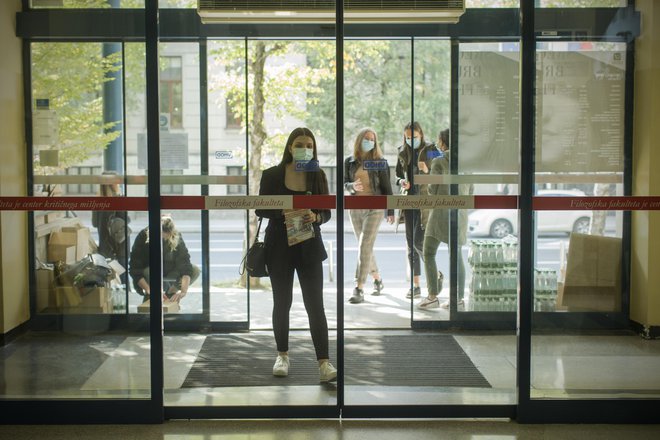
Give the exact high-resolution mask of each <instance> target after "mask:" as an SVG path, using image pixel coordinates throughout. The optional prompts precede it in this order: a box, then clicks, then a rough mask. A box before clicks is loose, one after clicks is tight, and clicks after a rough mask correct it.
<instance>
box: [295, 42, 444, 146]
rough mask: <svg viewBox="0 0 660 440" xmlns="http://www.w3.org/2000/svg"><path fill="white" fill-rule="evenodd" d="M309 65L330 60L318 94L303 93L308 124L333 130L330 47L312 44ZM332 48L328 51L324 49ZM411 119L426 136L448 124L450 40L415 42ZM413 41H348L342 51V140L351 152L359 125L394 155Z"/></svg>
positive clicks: (406, 112) (406, 114)
mask: <svg viewBox="0 0 660 440" xmlns="http://www.w3.org/2000/svg"><path fill="white" fill-rule="evenodd" d="M312 49H313V51H312V52H310V53H308V60H309V63H310V64H311V65H312V66H313V67H317V68H318V67H325V66H326V65H327V64H330V65H331V66H330V67H331V68H332V75H330V76H329V77H326V78H325V79H324V80H323V81H322V84H321V87H320V88H319V90H318V91H317V92H313V93H310V94H309V95H308V97H307V101H308V108H309V116H308V118H307V120H308V121H309V125H310V126H313V127H315V128H316V129H317V130H318V131H319V132H320V133H334V128H335V123H336V121H335V115H336V113H335V109H336V99H335V93H334V88H335V79H334V45H332V47H330V48H327V47H326V48H325V51H324V50H323V49H324V48H323V47H312ZM328 49H330V50H332V53H330V52H329V51H328ZM414 50H415V65H414V71H415V78H414V115H415V116H414V117H415V119H416V120H418V121H420V123H421V124H422V127H423V128H424V130H425V135H426V137H427V139H430V140H433V139H435V137H436V135H437V133H438V131H439V130H440V129H443V128H447V127H448V124H449V102H450V93H449V89H450V81H449V79H450V68H449V67H450V66H449V43H448V42H447V41H439V40H426V41H424V40H422V41H416V42H415V49H414ZM411 59H412V44H411V42H410V41H409V40H382V41H375V40H370V41H347V42H346V43H345V54H344V139H343V145H344V146H345V148H346V149H347V152H349V153H350V151H351V149H352V145H353V140H354V138H355V134H356V133H357V132H358V131H359V130H360V129H361V128H363V127H366V126H369V127H372V128H374V129H375V130H376V132H377V134H378V136H379V141H380V144H381V148H382V149H383V151H384V152H385V153H386V154H388V155H389V154H395V153H396V148H397V147H398V146H399V145H400V144H401V141H402V130H403V127H404V126H405V124H406V123H407V122H409V121H410V118H411V116H412V112H411V108H412V103H413V100H412V99H411V95H412V91H411V73H412V64H411Z"/></svg>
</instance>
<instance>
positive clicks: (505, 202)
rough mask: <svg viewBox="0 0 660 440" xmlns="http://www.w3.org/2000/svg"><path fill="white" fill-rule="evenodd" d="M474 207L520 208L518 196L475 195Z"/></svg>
mask: <svg viewBox="0 0 660 440" xmlns="http://www.w3.org/2000/svg"><path fill="white" fill-rule="evenodd" d="M474 209H518V196H474Z"/></svg>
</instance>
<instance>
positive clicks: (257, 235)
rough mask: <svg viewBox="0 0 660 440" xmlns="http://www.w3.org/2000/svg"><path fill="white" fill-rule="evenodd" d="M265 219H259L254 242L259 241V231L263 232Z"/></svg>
mask: <svg viewBox="0 0 660 440" xmlns="http://www.w3.org/2000/svg"><path fill="white" fill-rule="evenodd" d="M263 219H264V218H263V217H259V225H258V226H257V234H256V235H255V236H254V241H259V231H260V230H261V221H262V220H263Z"/></svg>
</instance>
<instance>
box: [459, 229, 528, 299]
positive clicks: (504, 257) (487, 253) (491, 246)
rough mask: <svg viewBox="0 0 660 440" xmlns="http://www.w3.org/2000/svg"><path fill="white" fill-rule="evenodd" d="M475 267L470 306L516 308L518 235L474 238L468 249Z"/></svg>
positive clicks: (471, 284)
mask: <svg viewBox="0 0 660 440" xmlns="http://www.w3.org/2000/svg"><path fill="white" fill-rule="evenodd" d="M468 264H469V265H470V267H471V269H472V280H471V282H470V301H469V305H470V310H472V311H502V312H506V311H513V310H515V309H516V301H517V291H518V239H517V238H516V237H514V236H512V235H509V236H507V237H504V238H503V239H501V240H473V241H472V242H471V243H470V249H469V251H468Z"/></svg>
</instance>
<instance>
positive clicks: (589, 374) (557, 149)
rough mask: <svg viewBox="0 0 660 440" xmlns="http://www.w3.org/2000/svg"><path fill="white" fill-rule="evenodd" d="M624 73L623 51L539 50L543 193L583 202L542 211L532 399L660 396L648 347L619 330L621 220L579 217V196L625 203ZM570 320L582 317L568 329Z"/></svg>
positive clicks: (606, 214) (612, 46)
mask: <svg viewBox="0 0 660 440" xmlns="http://www.w3.org/2000/svg"><path fill="white" fill-rule="evenodd" d="M625 65H626V45H625V44H624V43H598V42H590V41H586V42H574V43H572V42H569V43H560V42H555V43H544V44H540V45H539V46H538V53H537V72H538V76H537V111H538V114H537V127H538V129H537V134H536V137H537V151H536V164H537V174H536V184H537V185H536V186H537V195H538V196H543V197H553V196H554V197H562V198H568V197H578V199H576V200H574V201H573V202H571V203H569V204H566V207H567V208H570V207H571V206H575V207H576V209H574V210H562V211H556V210H539V211H537V213H536V229H537V239H536V264H535V266H536V270H535V286H534V287H535V288H534V298H535V301H534V303H535V310H536V311H540V312H550V317H549V318H547V319H541V316H535V320H534V322H535V328H536V329H538V330H537V331H536V334H534V335H533V339H532V344H533V346H532V383H531V386H532V397H533V398H540V399H555V398H560V399H567V398H568V399H578V398H593V397H597V398H600V399H602V398H608V397H611V398H620V397H621V395H626V396H630V397H649V396H656V397H657V396H658V395H659V394H660V382H658V380H657V375H654V374H652V373H651V371H653V370H654V367H653V365H654V364H655V363H657V356H653V355H651V356H649V355H648V354H649V353H651V352H650V351H647V350H652V349H653V347H652V345H651V344H649V342H650V341H644V340H642V339H640V338H639V336H637V335H634V334H632V333H630V334H628V333H627V332H623V331H620V332H613V331H612V329H616V328H620V327H621V324H619V323H618V322H617V321H616V320H614V319H611V318H610V317H615V316H618V314H619V313H622V312H623V313H626V314H627V310H626V309H627V306H626V304H628V301H629V299H628V298H625V297H624V296H623V295H624V293H625V292H627V291H628V289H627V288H626V286H622V280H623V279H624V277H623V273H624V271H626V269H625V268H624V267H623V266H624V260H623V255H625V253H624V250H623V246H625V243H624V241H623V221H622V217H623V213H622V212H621V211H597V210H594V211H592V210H584V209H577V208H580V207H581V205H583V204H585V203H587V202H586V201H584V200H580V199H579V198H580V197H584V196H599V197H608V196H621V195H623V171H624V146H623V139H624V136H623V132H624V102H625V74H626V71H625ZM543 203H547V202H541V201H539V202H538V203H537V204H536V206H537V207H538V208H539V209H543ZM566 233H568V236H567V235H566ZM631 294H633V293H631ZM631 300H632V299H631ZM583 312H591V314H590V315H586V314H584V313H583ZM567 314H571V315H578V316H584V318H583V319H581V320H578V321H575V320H573V322H577V323H578V324H577V328H573V326H572V327H571V328H570V329H568V328H565V324H563V323H564V322H568V321H565V320H563V319H561V318H562V317H564V316H565V315H567ZM596 315H601V316H602V318H601V319H598V320H592V319H588V316H596ZM626 322H627V320H626ZM548 326H549V327H550V328H549V329H548V328H547V327H548ZM641 351H644V352H646V354H645V355H644V356H640V355H639V353H640V352H641Z"/></svg>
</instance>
